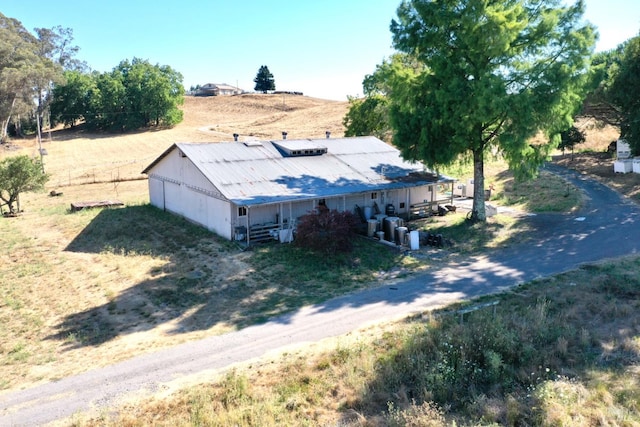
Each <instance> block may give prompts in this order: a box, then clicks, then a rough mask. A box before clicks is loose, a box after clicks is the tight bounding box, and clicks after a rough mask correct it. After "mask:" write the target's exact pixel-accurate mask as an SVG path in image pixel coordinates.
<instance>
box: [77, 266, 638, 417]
mask: <svg viewBox="0 0 640 427" xmlns="http://www.w3.org/2000/svg"><path fill="white" fill-rule="evenodd" d="M639 297H640V259H638V258H630V259H625V260H620V261H617V262H615V263H607V264H601V265H586V266H584V267H582V268H581V269H579V270H577V271H573V272H570V273H566V274H561V275H558V276H556V277H552V278H548V279H544V280H539V281H536V282H535V283H530V284H527V285H523V286H520V287H517V288H515V289H513V290H512V291H511V292H508V293H504V294H501V295H496V296H491V297H485V298H484V299H482V300H480V301H476V302H475V303H474V304H475V305H471V307H477V308H478V309H477V310H468V312H465V311H464V310H463V309H468V308H469V307H470V306H469V305H455V306H451V307H447V308H446V309H443V310H439V311H436V312H433V313H428V314H426V315H425V316H423V317H420V318H414V319H409V320H407V321H405V322H401V323H398V324H394V325H386V326H384V327H383V328H372V329H369V330H367V331H363V332H362V333H359V334H354V335H352V336H349V337H344V338H342V339H341V340H342V341H341V342H339V343H338V344H336V345H334V346H333V348H332V349H331V350H325V351H318V352H309V351H300V352H297V353H292V354H287V355H285V356H283V361H282V362H281V363H280V364H277V365H273V364H271V365H270V364H263V365H256V366H253V367H250V368H248V369H242V370H234V371H230V372H227V373H226V374H224V375H223V376H222V377H221V379H220V381H218V382H215V383H211V384H203V385H200V386H198V387H193V388H190V389H185V390H183V391H181V392H179V393H177V394H175V395H174V396H172V398H171V399H168V400H157V401H151V402H146V403H145V404H139V405H135V406H128V407H125V408H121V411H120V415H119V416H118V417H116V418H115V419H113V418H111V417H109V416H106V415H105V416H104V417H102V418H100V419H98V420H93V421H86V420H82V419H81V418H77V419H76V421H75V425H83V426H86V425H113V426H115V425H118V426H140V425H172V426H192V425H193V426H195V425H216V426H218V425H219V426H254V425H260V426H282V425H291V426H302V425H308V426H316V425H317V426H321V425H322V426H324V425H343V426H445V425H458V426H475V425H549V426H551V425H554V426H558V425H564V426H592V425H619V426H634V425H640V384H639V382H640V376H639V375H638V372H639V370H640V339H639V338H638V331H639V330H640V320H639V319H638V317H637V316H635V315H634V313H636V312H637V310H638V308H639V305H640V303H639ZM494 302H495V303H496V304H495V305H491V304H488V303H494ZM483 304H484V305H483ZM465 313H466V314H465Z"/></svg>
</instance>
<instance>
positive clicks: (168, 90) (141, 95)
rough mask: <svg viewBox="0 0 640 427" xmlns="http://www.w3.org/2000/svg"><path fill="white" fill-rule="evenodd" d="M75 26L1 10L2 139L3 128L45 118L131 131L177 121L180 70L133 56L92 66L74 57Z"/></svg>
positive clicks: (26, 126)
mask: <svg viewBox="0 0 640 427" xmlns="http://www.w3.org/2000/svg"><path fill="white" fill-rule="evenodd" d="M78 50H79V49H78V47H77V46H75V45H73V31H72V30H71V29H68V28H62V27H60V26H58V27H54V28H51V29H46V28H36V29H35V30H34V33H31V32H29V31H28V30H27V29H25V28H24V26H23V25H22V23H21V22H20V21H18V20H17V19H14V18H10V17H7V16H5V15H3V14H2V13H0V126H1V128H0V142H6V141H7V138H8V135H9V131H10V130H11V131H12V132H14V133H15V134H17V135H21V134H22V132H23V131H24V130H36V129H39V128H40V126H42V125H43V124H44V123H47V124H48V125H50V126H53V125H55V124H57V123H63V124H65V125H68V126H74V125H75V124H77V123H78V122H79V121H81V120H82V121H84V122H86V124H87V126H88V127H89V128H92V129H100V130H133V129H139V128H143V127H150V126H173V125H175V124H177V123H179V122H180V121H181V120H182V112H181V111H180V110H179V109H178V106H179V105H180V104H181V103H182V102H183V95H184V87H183V86H182V79H183V78H182V75H181V74H180V73H179V72H177V71H175V70H173V69H172V68H171V67H169V66H160V65H152V64H150V63H149V62H148V61H145V60H141V59H138V58H134V59H133V60H131V61H129V60H124V61H122V62H120V64H118V65H117V66H116V67H115V68H114V69H113V70H112V71H110V72H105V73H99V72H96V71H90V70H89V67H88V66H87V64H86V63H84V62H83V61H80V60H79V59H77V58H76V54H77V53H78Z"/></svg>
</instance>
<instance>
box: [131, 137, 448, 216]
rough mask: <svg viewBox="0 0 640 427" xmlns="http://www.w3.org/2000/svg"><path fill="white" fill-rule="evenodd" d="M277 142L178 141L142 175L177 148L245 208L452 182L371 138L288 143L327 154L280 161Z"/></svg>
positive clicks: (231, 198)
mask: <svg viewBox="0 0 640 427" xmlns="http://www.w3.org/2000/svg"><path fill="white" fill-rule="evenodd" d="M282 142H283V141H262V145H258V146H247V145H245V144H243V143H241V142H230V143H211V144H188V143H178V144H175V145H174V146H172V147H171V148H170V149H169V150H167V151H166V152H165V153H163V154H162V155H161V156H160V157H159V158H158V159H157V160H156V161H155V162H153V163H152V164H151V165H149V166H148V167H147V168H146V169H145V170H144V173H148V172H149V171H150V170H151V169H153V166H154V165H155V164H157V162H159V161H160V159H161V158H163V157H164V156H166V155H167V154H168V153H169V152H170V151H171V150H172V149H175V148H178V149H180V150H181V151H182V152H183V153H184V154H185V155H186V156H187V157H188V158H189V159H190V160H191V161H192V162H193V163H194V165H195V166H196V167H197V168H198V169H199V170H200V171H201V172H202V173H203V174H204V175H205V176H206V178H207V179H208V180H209V181H211V183H212V184H213V185H215V186H216V188H217V189H218V190H219V191H220V192H221V193H222V194H223V195H224V196H225V197H226V198H227V199H229V200H231V201H232V202H234V203H236V204H238V205H247V206H249V205H255V204H264V203H276V202H283V201H289V200H300V199H309V198H325V197H331V196H339V195H345V194H350V193H357V192H365V191H381V190H385V189H395V188H403V187H412V186H419V185H424V184H426V183H434V182H450V181H451V179H450V178H447V177H440V179H438V178H437V177H435V176H434V175H433V174H431V173H424V169H423V166H422V165H421V164H420V163H410V162H407V161H404V160H403V159H402V158H401V157H400V152H399V151H398V150H397V149H396V148H394V147H392V146H391V145H388V144H386V143H385V142H383V141H381V140H379V139H377V138H375V137H357V138H332V139H318V140H308V139H305V140H288V141H287V142H286V144H287V146H288V147H296V145H298V146H300V147H309V146H319V145H321V146H324V147H326V148H327V150H328V152H327V153H326V154H323V155H314V156H301V157H284V156H283V155H282V154H281V153H280V152H279V151H278V149H277V148H276V147H275V146H274V143H279V144H282Z"/></svg>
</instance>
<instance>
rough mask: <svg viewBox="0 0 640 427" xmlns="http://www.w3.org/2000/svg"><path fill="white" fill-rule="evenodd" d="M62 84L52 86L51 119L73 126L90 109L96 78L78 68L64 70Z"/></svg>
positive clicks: (83, 117) (82, 118)
mask: <svg viewBox="0 0 640 427" xmlns="http://www.w3.org/2000/svg"><path fill="white" fill-rule="evenodd" d="M64 81H65V82H64V84H59V85H56V86H55V87H54V88H53V99H52V102H51V120H52V121H53V122H55V123H62V124H64V125H65V126H69V127H74V126H75V125H76V124H77V123H78V122H80V121H81V120H84V119H85V116H86V115H87V113H88V112H89V111H90V108H91V107H90V101H91V97H92V95H94V94H95V92H96V89H97V88H96V79H95V78H93V76H92V75H91V74H87V73H84V72H82V71H78V70H71V71H65V73H64Z"/></svg>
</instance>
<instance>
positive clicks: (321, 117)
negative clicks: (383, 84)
mask: <svg viewBox="0 0 640 427" xmlns="http://www.w3.org/2000/svg"><path fill="white" fill-rule="evenodd" d="M182 108H183V110H184V120H183V122H182V123H180V124H179V125H177V126H176V127H174V128H172V129H164V130H150V131H139V132H129V133H123V134H118V133H90V132H86V131H83V130H82V129H81V127H80V129H74V130H69V129H56V130H54V131H52V132H50V133H46V134H45V136H44V141H43V148H44V149H45V150H46V152H47V155H46V156H45V157H44V161H45V168H46V171H47V173H49V174H50V175H51V180H50V182H49V184H48V186H49V187H52V188H58V187H63V186H69V185H74V184H85V183H93V182H110V181H113V180H127V179H134V178H140V177H142V176H141V174H140V172H141V171H142V170H143V169H144V168H145V167H146V166H147V165H148V164H149V163H151V161H153V160H154V159H155V158H156V157H157V156H158V155H160V154H161V153H162V152H163V151H164V150H165V149H167V148H168V147H169V146H170V145H171V144H173V143H175V142H221V141H233V134H234V133H237V134H239V135H240V140H243V139H280V138H282V132H283V131H286V132H288V135H289V138H324V137H325V132H326V131H329V132H331V136H332V137H341V136H343V135H344V127H343V125H342V118H343V117H344V115H345V114H346V112H347V109H348V103H347V102H346V101H345V102H338V101H329V100H323V99H317V98H310V97H305V96H299V95H298V96H296V95H263V94H246V95H241V96H233V97H226V96H216V97H191V96H188V97H185V102H184V106H183V107H182ZM21 152H22V153H26V154H29V155H34V156H35V155H37V154H38V146H37V143H36V140H35V138H29V139H25V140H15V139H14V140H12V141H11V146H10V149H6V148H5V149H4V150H2V149H0V158H1V157H3V156H7V155H15V154H17V153H21Z"/></svg>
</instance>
